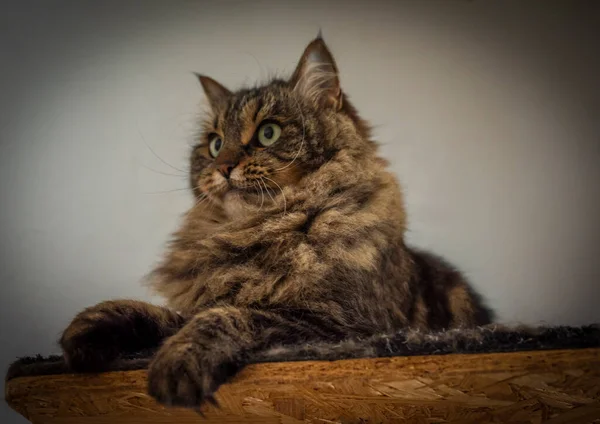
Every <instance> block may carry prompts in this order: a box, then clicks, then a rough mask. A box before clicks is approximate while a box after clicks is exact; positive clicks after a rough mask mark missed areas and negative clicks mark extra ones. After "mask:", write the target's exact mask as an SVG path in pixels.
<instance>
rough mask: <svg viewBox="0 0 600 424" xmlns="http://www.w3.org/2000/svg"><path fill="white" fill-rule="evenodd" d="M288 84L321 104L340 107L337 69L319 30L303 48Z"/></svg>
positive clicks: (340, 94) (335, 107)
mask: <svg viewBox="0 0 600 424" xmlns="http://www.w3.org/2000/svg"><path fill="white" fill-rule="evenodd" d="M290 84H291V86H292V87H293V89H294V91H297V92H299V93H301V94H302V95H304V96H306V97H308V98H309V99H312V100H313V101H316V102H317V103H319V104H320V105H322V106H325V107H332V108H334V109H336V110H340V109H341V108H342V90H341V88H340V80H339V77H338V69H337V66H336V64H335V61H334V60H333V56H332V55H331V52H330V51H329V49H328V48H327V45H326V44H325V41H323V38H322V37H321V33H320V32H319V36H318V37H317V38H316V39H314V40H313V41H312V42H311V43H310V44H309V45H308V46H307V47H306V49H305V50H304V53H303V54H302V57H301V58H300V61H299V62H298V66H297V67H296V70H295V71H294V74H293V75H292V77H291V78H290Z"/></svg>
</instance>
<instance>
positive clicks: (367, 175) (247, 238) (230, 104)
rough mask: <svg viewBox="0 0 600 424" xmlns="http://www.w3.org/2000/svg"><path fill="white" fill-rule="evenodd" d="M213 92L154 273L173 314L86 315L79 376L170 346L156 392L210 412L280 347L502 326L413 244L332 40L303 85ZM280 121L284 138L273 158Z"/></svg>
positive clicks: (78, 337)
mask: <svg viewBox="0 0 600 424" xmlns="http://www.w3.org/2000/svg"><path fill="white" fill-rule="evenodd" d="M200 82H201V84H202V86H203V87H204V90H205V93H206V95H207V98H208V100H209V103H210V105H211V113H209V114H208V116H207V119H206V121H205V122H204V124H203V131H202V134H201V136H200V142H199V144H198V145H197V146H196V147H195V148H194V150H193V152H192V155H191V172H190V182H191V186H192V190H193V192H194V194H195V195H196V198H197V203H196V204H195V205H194V207H193V208H192V209H191V210H190V211H189V212H188V213H187V214H186V215H185V217H184V218H183V223H182V225H181V228H180V230H179V231H177V232H176V233H175V235H174V238H173V240H172V241H171V243H170V245H169V247H168V249H167V253H166V255H165V259H164V260H163V261H162V262H161V263H160V264H159V266H158V267H157V268H156V269H155V270H154V272H152V273H151V275H150V276H149V283H150V284H151V286H152V287H153V288H154V289H156V291H157V292H158V293H160V294H162V295H163V296H164V297H165V298H166V299H167V301H168V306H169V308H171V309H167V308H163V307H159V306H154V305H149V304H146V303H143V302H137V301H110V302H104V303H101V304H99V305H97V306H94V307H91V308H88V309H86V310H85V311H83V312H81V313H80V314H79V315H78V316H77V317H76V318H75V319H74V321H73V322H72V323H71V325H70V326H69V327H68V328H67V329H66V330H65V332H64V334H63V337H62V339H61V345H62V347H63V351H64V354H65V359H66V361H67V362H68V364H69V365H70V366H71V367H72V369H74V370H78V371H86V370H99V369H106V367H107V364H109V363H110V361H111V360H113V359H114V358H116V357H117V356H118V355H119V354H122V353H127V352H133V351H136V350H139V349H144V348H152V347H153V346H158V345H160V344H162V346H161V348H160V349H159V350H158V352H157V354H156V355H155V357H154V359H153V361H152V363H151V364H150V367H149V376H148V380H149V393H150V394H151V395H152V396H154V397H155V398H156V399H157V400H158V401H159V402H162V403H164V404H168V405H182V406H189V407H195V406H198V405H199V404H200V403H201V402H203V401H211V400H213V399H212V393H214V391H215V390H216V389H217V388H218V387H219V385H220V384H222V383H224V382H225V381H227V379H229V378H230V377H231V376H232V375H234V374H235V373H236V372H237V371H238V370H239V369H240V367H242V366H243V365H244V364H246V363H247V362H248V360H249V358H250V357H252V356H253V355H255V354H256V352H260V351H264V350H266V349H269V348H271V347H273V346H275V345H282V344H284V345H285V344H294V343H303V342H310V343H320V342H339V341H342V340H345V339H349V338H355V337H369V336H370V335H373V334H381V333H393V332H395V331H398V330H401V329H405V328H409V327H410V328H416V329H421V330H430V329H443V328H457V327H472V326H477V325H483V324H487V323H488V322H489V321H490V313H489V311H488V310H487V309H486V308H485V307H484V306H483V305H482V303H481V301H480V300H479V298H478V296H477V295H476V294H474V293H473V291H472V290H471V288H470V286H469V285H468V284H467V282H466V281H465V280H464V278H463V277H462V275H461V274H460V273H459V272H458V271H457V270H455V269H454V268H453V267H451V266H450V265H448V264H447V263H445V262H444V261H443V260H441V259H440V258H437V257H436V256H434V255H431V254H429V253H425V252H419V251H416V250H414V249H411V248H409V247H407V246H406V245H405V243H404V232H405V228H406V216H405V212H404V205H403V199H402V194H401V190H400V187H399V185H398V183H397V181H396V178H395V177H394V175H393V174H392V173H390V172H389V171H387V170H386V169H385V161H384V160H382V159H381V158H378V157H377V145H376V143H375V142H374V141H372V140H371V139H370V136H369V130H368V125H367V124H366V123H365V122H364V121H363V120H362V119H361V118H360V117H359V116H358V114H357V112H356V110H355V109H354V107H353V106H352V105H351V104H350V102H349V101H348V98H347V97H346V95H345V94H344V93H343V92H342V91H341V88H340V84H339V78H338V71H337V66H336V65H335V62H334V60H333V57H332V56H331V53H330V52H329V50H328V49H327V47H326V45H325V43H324V42H323V40H322V39H321V38H317V39H316V40H314V41H313V42H312V43H310V44H309V46H308V47H307V48H306V50H305V52H304V54H303V56H302V58H301V59H300V62H299V64H298V67H297V69H296V71H295V72H294V74H293V75H292V77H291V79H290V80H289V81H283V80H275V81H272V82H271V83H270V84H268V85H266V86H263V87H258V88H254V89H244V90H239V91H236V92H230V91H229V90H227V89H226V88H224V87H223V86H222V85H220V84H219V83H217V82H216V81H214V80H213V79H211V78H208V77H205V76H200ZM265 122H269V123H275V124H276V125H277V128H279V129H280V130H281V137H280V140H279V141H277V142H275V143H274V144H273V145H272V146H269V147H267V148H265V147H263V146H261V145H260V144H259V143H258V141H257V132H258V131H260V129H261V126H262V125H264V123H265ZM215 137H216V138H219V141H220V142H221V143H219V146H220V147H219V149H220V150H219V151H218V154H217V155H216V157H213V156H215V155H214V154H212V153H211V152H212V150H211V148H212V147H210V146H209V145H210V143H212V142H211V140H215ZM211 155H212V156H211ZM174 311H177V312H174Z"/></svg>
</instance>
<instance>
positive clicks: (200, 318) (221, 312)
mask: <svg viewBox="0 0 600 424" xmlns="http://www.w3.org/2000/svg"><path fill="white" fill-rule="evenodd" d="M344 331H345V330H344V329H343V328H342V327H341V326H338V325H336V324H333V323H332V322H331V321H330V320H329V319H327V318H325V317H323V318H320V317H317V316H315V315H311V312H309V311H295V312H292V311H290V310H287V311H286V312H285V313H282V312H269V311H263V310H254V309H243V308H235V307H232V306H227V307H219V308H211V309H207V310H206V311H203V312H201V313H199V314H198V315H196V316H195V317H193V318H192V319H191V320H190V321H189V322H188V323H187V324H186V325H185V326H184V327H183V328H182V329H181V330H180V331H179V332H178V333H177V334H175V335H174V336H173V337H171V338H169V339H168V340H166V341H165V343H164V344H163V346H162V347H161V348H160V350H159V351H158V353H157V354H156V356H155V358H154V359H153V361H152V363H151V364H150V367H149V371H148V391H149V393H150V395H151V396H153V397H154V398H155V399H156V400H157V401H159V402H160V403H163V404H166V405H171V406H183V407H193V408H195V407H198V406H200V405H201V404H202V402H203V401H214V398H213V393H214V392H215V391H216V390H217V389H218V387H219V386H220V385H221V384H223V383H225V382H226V381H228V380H229V379H230V378H231V377H232V376H233V375H235V374H236V373H237V372H238V371H239V370H240V369H241V368H242V367H243V366H244V365H245V364H246V362H247V359H248V356H249V354H250V353H252V352H253V351H256V350H260V349H265V348H268V347H269V346H273V345H275V344H290V343H299V342H302V341H307V340H311V341H315V340H337V339H341V338H343V337H345V336H346V334H344Z"/></svg>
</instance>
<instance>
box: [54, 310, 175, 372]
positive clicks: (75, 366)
mask: <svg viewBox="0 0 600 424" xmlns="http://www.w3.org/2000/svg"><path fill="white" fill-rule="evenodd" d="M184 323H185V320H184V318H183V317H181V316H180V315H179V314H177V313H176V312H174V311H171V310H170V309H167V308H164V307H161V306H156V305H151V304H149V303H145V302H140V301H135V300H112V301H106V302H102V303H99V304H98V305H96V306H92V307H90V308H87V309H84V310H83V311H82V312H80V313H79V314H77V316H76V317H75V318H74V319H73V321H72V322H71V324H70V325H69V326H68V327H67V329H66V330H65V331H64V332H63V335H62V337H61V339H60V346H61V347H62V350H63V354H64V358H65V361H66V362H67V365H68V366H69V367H70V368H71V369H72V370H74V371H78V372H85V371H102V370H104V369H106V368H107V366H108V365H109V364H110V363H111V362H112V361H113V360H114V359H116V358H117V356H119V355H120V354H123V353H133V352H137V351H140V350H143V349H149V348H154V347H158V346H159V345H160V343H161V342H162V341H163V340H164V339H165V338H166V337H169V336H172V335H173V334H175V333H176V332H177V331H178V330H179V329H180V328H181V327H182V326H183V325H184Z"/></svg>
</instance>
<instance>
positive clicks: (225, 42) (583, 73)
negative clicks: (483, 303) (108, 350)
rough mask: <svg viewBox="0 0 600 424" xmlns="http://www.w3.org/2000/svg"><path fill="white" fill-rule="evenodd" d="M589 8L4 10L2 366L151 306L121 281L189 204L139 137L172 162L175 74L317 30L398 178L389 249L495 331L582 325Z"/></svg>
mask: <svg viewBox="0 0 600 424" xmlns="http://www.w3.org/2000/svg"><path fill="white" fill-rule="evenodd" d="M597 4H598V3H595V2H593V1H589V2H581V1H563V2H548V1H539V2H522V1H502V2H500V1H498V2H489V1H477V0H476V1H451V0H448V1H443V2H442V1H439V2H424V1H418V2H417V1H414V2H376V1H368V2H348V1H346V2H342V3H340V2H337V3H332V2H326V1H320V2H316V1H315V2H311V1H302V2H267V1H253V2H233V1H215V2H189V1H186V2H183V1H182V2H162V3H157V2H151V1H144V2H132V1H128V2H122V1H102V2H91V1H72V2H64V1H62V2H61V1H54V2H43V1H38V2H31V1H22V0H19V1H12V2H8V3H7V2H4V5H3V7H2V12H1V13H0V28H1V30H0V31H1V34H0V48H1V57H2V64H1V66H0V141H1V143H0V202H1V204H2V207H1V211H0V213H1V220H0V235H1V237H2V247H1V249H2V252H1V255H0V281H1V284H2V286H1V287H2V292H1V300H0V314H1V315H0V344H1V346H2V349H1V354H0V365H1V367H2V369H5V367H6V366H7V365H8V363H9V362H10V361H12V360H13V359H14V358H15V357H17V356H19V355H26V354H32V353H37V352H42V353H46V354H47V353H53V352H57V346H56V343H55V341H56V340H57V338H58V336H59V334H60V331H61V329H63V327H64V326H65V325H67V323H68V321H69V319H70V318H71V317H72V316H73V315H74V314H75V313H76V311H78V310H80V309H81V308H83V307H85V306H87V305H90V304H93V303H96V302H99V301H101V300H104V299H108V298H118V297H136V298H141V299H147V300H155V301H159V300H157V299H153V298H152V297H151V296H150V294H149V293H147V292H146V291H145V289H143V288H142V287H141V286H140V285H139V284H138V282H139V280H140V279H141V277H142V276H143V275H144V274H145V273H146V272H148V271H149V270H150V269H151V267H152V264H153V263H155V261H156V260H157V258H158V256H159V254H160V252H161V249H162V248H163V245H164V242H165V241H166V240H167V238H168V235H169V233H170V232H171V231H172V230H174V229H175V227H176V225H177V222H178V219H179V217H180V215H181V214H182V213H183V212H184V211H185V209H186V208H187V207H188V206H189V205H190V204H191V198H190V195H189V194H188V193H187V192H186V191H185V190H183V189H184V188H185V187H186V181H185V178H184V177H182V173H181V172H180V171H178V170H176V169H173V168H171V167H170V166H168V165H166V164H165V163H164V162H163V161H161V160H159V159H158V158H157V157H156V156H155V155H154V154H153V153H152V152H151V150H150V148H151V149H152V150H154V151H155V152H156V154H157V155H158V156H160V157H161V158H163V159H164V161H166V162H168V163H170V164H171V165H173V167H175V168H180V169H182V170H183V169H184V168H185V167H186V166H187V161H186V159H187V158H186V154H187V151H188V148H189V145H190V144H191V143H192V142H193V131H194V129H195V122H196V118H197V114H198V112H199V110H200V109H199V107H198V106H199V104H200V103H201V101H202V99H203V97H202V93H201V90H200V87H199V84H198V83H197V81H196V80H195V79H194V77H193V76H192V74H191V71H198V72H202V73H206V74H208V75H211V76H213V77H215V78H217V79H218V80H220V81H221V82H223V83H224V84H226V85H228V86H230V87H231V88H236V87H239V86H240V85H241V84H243V83H253V82H255V81H256V80H264V79H266V78H267V77H268V76H269V75H270V74H272V72H280V73H285V72H291V70H293V67H294V65H295V63H296V60H297V59H298V57H299V55H300V54H301V52H302V50H303V48H304V47H305V45H306V44H307V43H308V42H309V41H310V40H311V39H312V38H313V37H314V36H315V35H316V34H317V31H318V29H319V27H321V28H322V29H323V32H324V36H325V39H326V41H327V43H328V44H329V45H330V47H331V49H332V50H333V53H334V55H335V57H336V59H337V61H338V65H339V68H340V72H341V80H342V86H343V88H344V89H345V91H346V92H347V93H349V94H350V96H351V97H352V99H353V101H354V102H355V104H356V105H357V106H358V108H359V110H360V111H361V112H362V114H363V116H364V117H365V118H367V119H369V120H370V121H371V122H372V123H373V124H374V125H375V129H376V131H375V133H376V137H377V139H378V140H379V141H380V142H381V143H382V144H383V147H382V154H383V155H384V156H385V157H387V158H388V159H390V161H391V162H392V164H393V170H394V171H395V172H396V173H397V174H398V176H399V177H400V178H401V180H402V182H403V184H404V188H405V191H406V201H407V205H408V211H409V218H410V231H409V234H408V237H409V240H410V242H411V243H414V244H415V245H418V246H421V247H426V248H432V249H434V250H435V251H436V252H438V253H440V254H443V255H445V256H446V257H447V258H448V259H450V260H452V261H453V262H454V263H456V264H457V265H459V266H460V267H461V268H462V269H463V270H464V271H465V272H466V273H467V275H468V276H469V278H470V279H471V280H472V281H473V284H474V285H475V286H476V287H477V288H478V289H479V290H480V291H481V292H482V293H483V295H484V296H485V297H486V298H487V299H488V301H489V302H490V304H491V305H492V306H493V307H494V308H495V309H496V310H497V311H498V314H499V318H500V319H501V320H502V321H504V322H526V323H540V322H544V323H549V324H584V323H590V322H594V321H596V322H597V321H600V308H598V307H597V304H598V299H599V298H600V296H599V294H600V289H599V276H600V275H599V274H600V262H599V261H598V254H599V252H600V250H599V248H598V239H599V237H598V236H599V233H600V231H599V230H600V225H599V223H598V218H599V217H600V200H599V196H600V188H599V184H598V183H599V182H600V167H599V164H600V128H599V123H598V122H599V120H598V117H599V114H600V92H599V88H600V82H599V78H600V61H599V53H598V52H599V50H598V45H599V44H598V38H599V37H598V35H599V34H598V32H599V31H600V30H599V28H600V10H599V7H598V6H596V5H597ZM165 174H172V175H165ZM171 190H173V191H171ZM0 408H3V409H1V410H0V422H3V423H6V422H15V423H16V422H24V421H23V420H21V419H19V418H18V417H17V416H16V414H12V413H10V412H9V411H8V408H7V407H6V406H5V405H2V406H0Z"/></svg>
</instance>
